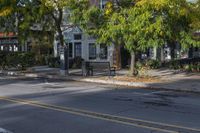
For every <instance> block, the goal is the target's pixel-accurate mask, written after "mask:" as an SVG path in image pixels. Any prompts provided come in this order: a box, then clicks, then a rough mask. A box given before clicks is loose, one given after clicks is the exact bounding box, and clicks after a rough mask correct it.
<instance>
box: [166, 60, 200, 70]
mask: <svg viewBox="0 0 200 133" xmlns="http://www.w3.org/2000/svg"><path fill="white" fill-rule="evenodd" d="M165 65H166V66H168V67H169V68H171V69H180V70H183V71H189V72H200V58H191V59H180V60H173V61H170V62H168V63H166V64H165Z"/></svg>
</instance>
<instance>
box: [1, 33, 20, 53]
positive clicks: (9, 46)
mask: <svg viewBox="0 0 200 133" xmlns="http://www.w3.org/2000/svg"><path fill="white" fill-rule="evenodd" d="M21 49H22V47H21V46H20V45H19V42H18V37H17V35H16V34H14V33H13V32H8V33H5V32H0V51H11V52H17V51H20V50H21Z"/></svg>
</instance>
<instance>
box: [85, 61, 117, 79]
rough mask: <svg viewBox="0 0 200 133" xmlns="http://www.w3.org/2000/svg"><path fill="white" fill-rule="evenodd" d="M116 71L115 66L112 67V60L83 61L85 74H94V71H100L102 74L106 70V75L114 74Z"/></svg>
mask: <svg viewBox="0 0 200 133" xmlns="http://www.w3.org/2000/svg"><path fill="white" fill-rule="evenodd" d="M115 71H116V69H115V67H111V66H110V62H90V61H86V62H82V73H83V76H93V75H94V72H96V73H98V72H99V73H100V74H102V72H104V73H106V75H109V76H114V75H115Z"/></svg>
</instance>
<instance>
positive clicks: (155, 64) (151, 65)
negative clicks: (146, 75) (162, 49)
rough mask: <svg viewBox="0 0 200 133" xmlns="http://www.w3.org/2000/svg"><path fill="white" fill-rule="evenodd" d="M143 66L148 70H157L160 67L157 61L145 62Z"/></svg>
mask: <svg viewBox="0 0 200 133" xmlns="http://www.w3.org/2000/svg"><path fill="white" fill-rule="evenodd" d="M145 62H146V63H145V66H146V67H148V68H150V69H158V68H160V67H161V63H160V62H159V61H158V60H147V61H145Z"/></svg>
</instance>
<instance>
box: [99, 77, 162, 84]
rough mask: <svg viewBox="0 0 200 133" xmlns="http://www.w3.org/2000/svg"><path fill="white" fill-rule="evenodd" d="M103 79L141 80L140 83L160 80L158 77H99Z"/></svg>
mask: <svg viewBox="0 0 200 133" xmlns="http://www.w3.org/2000/svg"><path fill="white" fill-rule="evenodd" d="M100 79H103V80H110V79H113V80H116V81H126V82H142V83H154V82H161V80H160V79H159V78H156V77H130V76H115V77H112V78H109V77H101V78H100Z"/></svg>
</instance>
